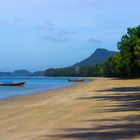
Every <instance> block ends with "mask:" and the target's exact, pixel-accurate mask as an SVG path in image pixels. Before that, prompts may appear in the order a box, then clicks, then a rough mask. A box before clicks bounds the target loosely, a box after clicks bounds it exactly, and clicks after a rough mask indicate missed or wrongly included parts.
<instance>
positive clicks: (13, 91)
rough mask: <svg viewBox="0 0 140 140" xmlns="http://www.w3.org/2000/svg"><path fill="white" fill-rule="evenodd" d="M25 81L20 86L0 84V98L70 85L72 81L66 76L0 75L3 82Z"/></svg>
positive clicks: (0, 80)
mask: <svg viewBox="0 0 140 140" xmlns="http://www.w3.org/2000/svg"><path fill="white" fill-rule="evenodd" d="M19 81H26V84H25V86H22V87H2V86H0V100H1V99H7V98H11V97H15V96H22V95H28V94H33V93H37V92H43V91H49V90H53V89H57V88H62V87H66V86H70V85H72V84H73V83H70V82H68V78H49V77H45V78H44V77H33V78H25V77H24V78H20V77H18V78H13V77H12V78H3V77H0V83H3V82H19Z"/></svg>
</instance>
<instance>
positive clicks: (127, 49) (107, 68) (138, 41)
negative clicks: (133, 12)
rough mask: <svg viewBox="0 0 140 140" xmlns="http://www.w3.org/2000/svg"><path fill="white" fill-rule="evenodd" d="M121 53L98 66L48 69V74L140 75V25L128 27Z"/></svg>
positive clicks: (121, 43) (73, 75)
mask: <svg viewBox="0 0 140 140" xmlns="http://www.w3.org/2000/svg"><path fill="white" fill-rule="evenodd" d="M117 48H118V50H119V53H118V54H117V55H115V56H113V57H111V58H109V60H108V61H106V62H105V63H104V64H101V65H99V64H97V65H96V66H82V67H79V68H78V69H77V68H75V67H67V68H58V69H48V70H46V72H45V75H46V76H72V77H78V76H83V77H92V76H93V77H96V76H98V77H99V76H105V77H121V78H135V77H140V26H137V27H133V28H128V29H127V33H126V34H125V35H123V36H122V38H121V40H120V41H119V42H118V44H117Z"/></svg>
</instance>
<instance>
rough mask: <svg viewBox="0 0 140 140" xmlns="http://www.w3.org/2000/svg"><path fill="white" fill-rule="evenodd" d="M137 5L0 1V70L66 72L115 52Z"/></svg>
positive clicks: (94, 0) (130, 0) (138, 0)
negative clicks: (97, 52) (105, 52)
mask: <svg viewBox="0 0 140 140" xmlns="http://www.w3.org/2000/svg"><path fill="white" fill-rule="evenodd" d="M139 5H140V0H117V1H114V0H0V71H13V70H15V69H28V70H30V71H36V70H44V69H47V68H50V67H64V66H69V65H72V64H74V63H75V62H79V61H80V60H82V59H84V58H86V57H88V56H89V55H90V54H92V53H93V52H94V51H95V49H97V48H106V49H109V50H117V47H116V44H117V42H118V41H119V40H120V38H121V36H122V35H123V34H125V33H126V29H127V27H133V26H137V25H139V24H140V18H139V17H140V8H139Z"/></svg>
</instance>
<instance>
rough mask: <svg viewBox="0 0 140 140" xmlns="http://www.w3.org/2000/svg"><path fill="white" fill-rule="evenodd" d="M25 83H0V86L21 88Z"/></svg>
mask: <svg viewBox="0 0 140 140" xmlns="http://www.w3.org/2000/svg"><path fill="white" fill-rule="evenodd" d="M25 83H26V82H15V83H14V82H4V83H0V86H23V85H25Z"/></svg>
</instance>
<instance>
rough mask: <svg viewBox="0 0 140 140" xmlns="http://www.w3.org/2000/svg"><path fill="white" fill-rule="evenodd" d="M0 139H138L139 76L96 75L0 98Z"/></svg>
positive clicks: (139, 119) (139, 108)
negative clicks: (92, 78) (77, 82)
mask: <svg viewBox="0 0 140 140" xmlns="http://www.w3.org/2000/svg"><path fill="white" fill-rule="evenodd" d="M0 140H140V80H138V79H137V80H136V79H135V80H117V79H107V78H99V79H97V80H95V81H92V82H89V83H81V84H80V85H78V86H73V87H66V88H63V89H59V90H56V91H51V92H49V93H47V94H46V93H42V94H37V95H31V96H26V97H18V98H14V99H10V100H5V101H0Z"/></svg>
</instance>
